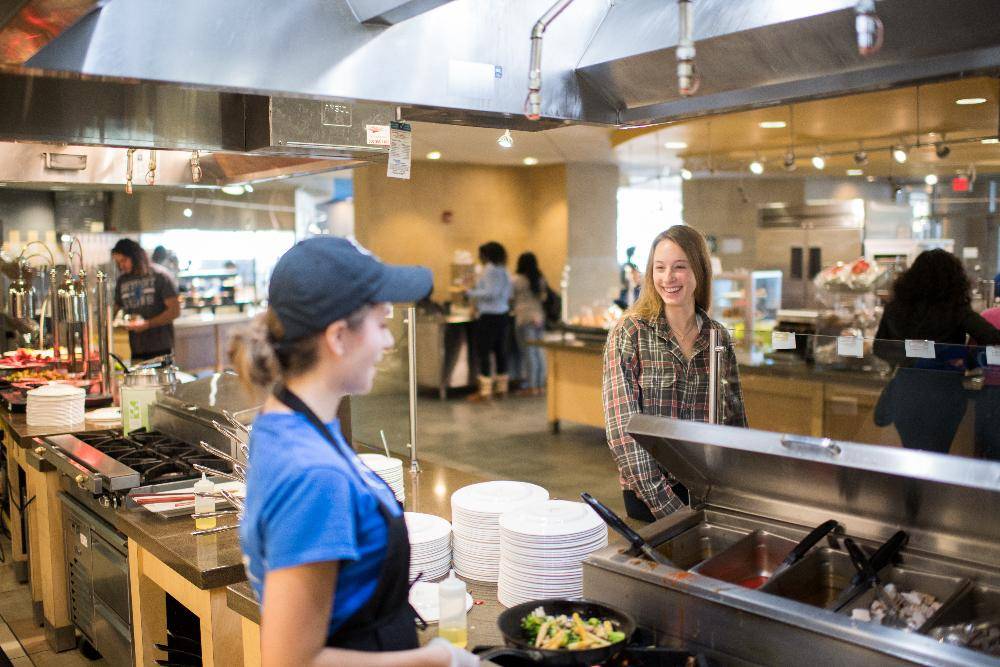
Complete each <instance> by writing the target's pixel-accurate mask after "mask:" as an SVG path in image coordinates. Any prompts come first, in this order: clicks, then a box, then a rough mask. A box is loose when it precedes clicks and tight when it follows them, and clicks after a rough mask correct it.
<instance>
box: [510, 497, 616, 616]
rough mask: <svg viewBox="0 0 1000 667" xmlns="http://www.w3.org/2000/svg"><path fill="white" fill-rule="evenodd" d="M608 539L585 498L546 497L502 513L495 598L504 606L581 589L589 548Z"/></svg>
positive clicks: (576, 594)
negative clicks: (579, 501)
mask: <svg viewBox="0 0 1000 667" xmlns="http://www.w3.org/2000/svg"><path fill="white" fill-rule="evenodd" d="M607 544H608V529H607V527H605V525H604V522H603V521H601V518H600V517H599V516H597V513H596V512H594V510H592V509H590V507H589V506H587V505H586V504H584V503H575V502H570V501H568V500H549V501H546V502H544V503H535V504H533V505H530V506H527V507H523V508H521V509H519V510H515V511H513V512H507V513H506V514H504V515H503V516H502V517H500V580H499V582H498V587H497V599H498V600H499V601H500V604H502V605H505V606H507V607H513V606H514V605H518V604H521V603H522V602H529V601H531V600H538V599H541V598H573V597H579V596H580V595H582V594H583V566H582V565H581V563H582V562H583V559H584V558H586V556H587V555H588V554H590V553H591V552H593V551H596V550H597V549H600V548H602V547H604V546H606V545H607Z"/></svg>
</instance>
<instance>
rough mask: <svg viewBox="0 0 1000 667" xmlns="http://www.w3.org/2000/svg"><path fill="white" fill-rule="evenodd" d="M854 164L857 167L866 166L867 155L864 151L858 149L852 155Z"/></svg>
mask: <svg viewBox="0 0 1000 667" xmlns="http://www.w3.org/2000/svg"><path fill="white" fill-rule="evenodd" d="M854 164H856V165H858V166H859V167H862V166H864V165H866V164H868V153H867V152H866V151H865V150H864V149H860V150H858V152H857V153H855V154H854Z"/></svg>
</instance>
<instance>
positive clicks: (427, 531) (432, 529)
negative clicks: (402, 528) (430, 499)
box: [403, 512, 451, 546]
mask: <svg viewBox="0 0 1000 667" xmlns="http://www.w3.org/2000/svg"><path fill="white" fill-rule="evenodd" d="M403 518H404V520H405V521H406V532H407V533H409V535H410V545H411V546H415V545H417V544H425V543H427V542H435V541H437V540H445V539H447V537H448V535H449V534H450V533H451V524H450V523H448V522H447V521H445V520H444V519H442V518H441V517H439V516H434V515H433V514H422V513H420V512H406V513H405V514H404V515H403Z"/></svg>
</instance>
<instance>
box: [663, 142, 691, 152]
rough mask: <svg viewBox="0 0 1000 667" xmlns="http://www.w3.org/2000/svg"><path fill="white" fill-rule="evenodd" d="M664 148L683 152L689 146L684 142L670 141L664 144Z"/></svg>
mask: <svg viewBox="0 0 1000 667" xmlns="http://www.w3.org/2000/svg"><path fill="white" fill-rule="evenodd" d="M663 147H664V148H666V149H668V150H672V151H682V150H684V149H685V148H687V147H688V145H687V144H686V143H685V142H683V141H668V142H666V143H664V144H663Z"/></svg>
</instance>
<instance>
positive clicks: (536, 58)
mask: <svg viewBox="0 0 1000 667" xmlns="http://www.w3.org/2000/svg"><path fill="white" fill-rule="evenodd" d="M571 4H573V0H557V1H556V3H555V4H554V5H552V6H551V7H549V11H547V12H545V13H544V14H543V15H542V18H540V19H538V20H537V21H536V22H535V25H534V27H533V28H532V29H531V60H530V62H529V65H528V99H526V100H525V102H524V115H525V117H526V118H527V119H528V120H538V119H539V118H541V117H542V38H543V37H544V36H545V30H546V29H547V28H548V27H549V24H550V23H552V22H553V21H554V20H555V19H556V17H557V16H559V15H560V14H561V13H562V12H563V10H564V9H566V8H567V7H569V6H570V5H571Z"/></svg>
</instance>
